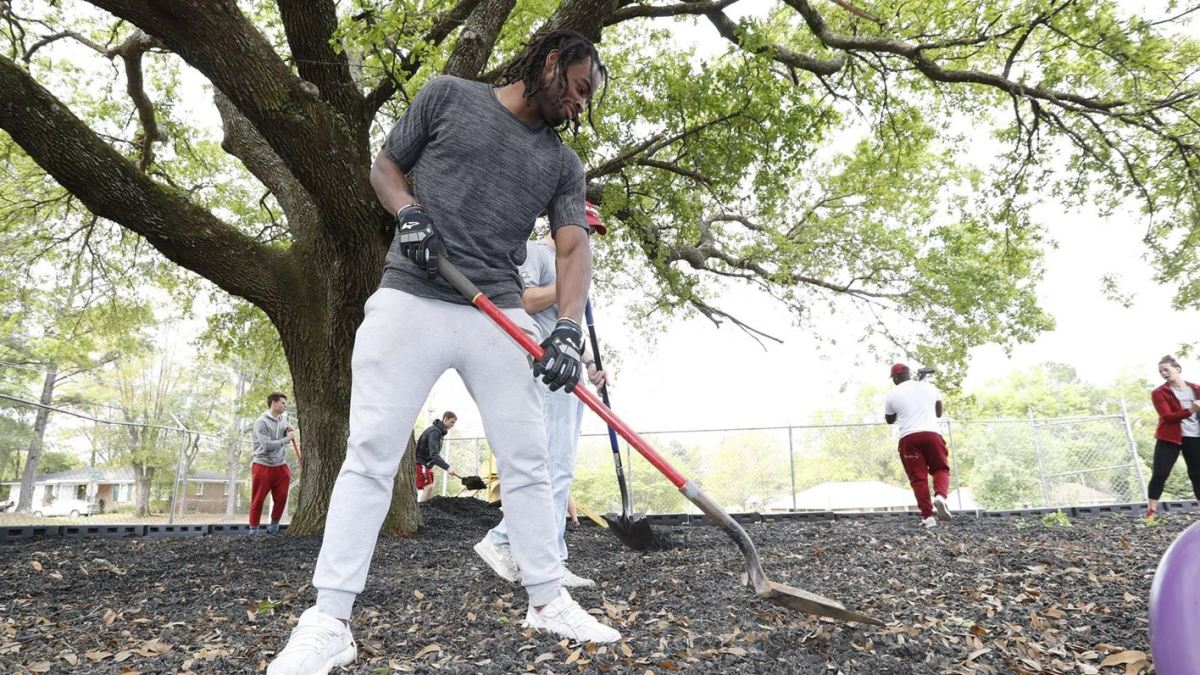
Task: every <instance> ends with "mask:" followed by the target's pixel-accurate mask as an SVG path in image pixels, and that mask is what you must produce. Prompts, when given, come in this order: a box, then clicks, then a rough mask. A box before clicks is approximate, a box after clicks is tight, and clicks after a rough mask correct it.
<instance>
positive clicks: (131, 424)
mask: <svg viewBox="0 0 1200 675" xmlns="http://www.w3.org/2000/svg"><path fill="white" fill-rule="evenodd" d="M0 399H4V400H7V401H12V402H14V403H20V404H22V405H27V406H31V407H34V408H41V409H43V410H51V411H54V412H57V413H61V414H63V415H70V416H71V417H78V418H80V419H84V420H88V421H89V422H95V423H97V424H111V425H114V426H122V427H140V428H143V429H162V430H164V431H174V432H177V433H185V434H191V435H195V436H203V437H207V438H216V439H218V440H222V441H227V440H230V437H229V436H221V435H218V434H210V433H208V432H205V431H194V430H192V429H187V428H184V427H169V426H166V425H163V424H140V423H137V422H121V421H117V420H105V419H100V418H98V417H92V416H91V415H85V414H83V413H80V412H75V411H74V410H67V409H65V408H58V407H55V406H51V405H45V404H42V403H38V402H37V401H30V400H28V399H24V398H20V397H18V396H10V395H8V394H0ZM232 440H235V441H237V442H239V443H249V441H247V440H245V439H243V438H233V439H232Z"/></svg>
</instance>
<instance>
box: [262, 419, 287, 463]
mask: <svg viewBox="0 0 1200 675" xmlns="http://www.w3.org/2000/svg"><path fill="white" fill-rule="evenodd" d="M287 426H288V421H287V413H284V414H283V415H280V418H279V419H278V420H277V419H275V418H274V417H271V413H269V412H265V413H263V414H262V417H259V418H258V419H257V420H255V421H254V463H255V464H262V465H263V466H282V465H284V464H287V456H286V455H285V453H284V447H285V446H286V445H287V444H288V443H290V441H289V440H288V437H287Z"/></svg>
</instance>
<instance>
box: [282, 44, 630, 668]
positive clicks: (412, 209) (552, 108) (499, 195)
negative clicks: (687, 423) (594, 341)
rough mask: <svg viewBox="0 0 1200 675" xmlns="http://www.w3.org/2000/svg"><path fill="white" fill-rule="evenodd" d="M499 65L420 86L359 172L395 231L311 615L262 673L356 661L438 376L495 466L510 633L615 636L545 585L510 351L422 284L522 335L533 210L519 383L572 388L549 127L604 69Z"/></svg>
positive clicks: (582, 261)
mask: <svg viewBox="0 0 1200 675" xmlns="http://www.w3.org/2000/svg"><path fill="white" fill-rule="evenodd" d="M512 63H513V65H512V66H511V67H510V68H508V69H507V70H506V71H505V72H504V74H502V75H501V77H500V78H499V79H500V82H501V86H500V87H498V88H493V87H492V86H490V85H489V84H487V83H482V82H474V81H470V80H462V79H458V78H453V77H438V78H434V79H433V80H431V81H430V82H429V83H427V84H426V85H425V86H424V87H423V88H422V89H421V91H420V92H418V93H417V95H416V96H415V97H414V98H413V101H412V104H411V105H410V106H409V108H408V110H406V111H405V113H404V115H403V117H401V119H400V120H399V121H397V122H396V125H395V126H394V127H393V128H392V130H391V132H390V133H389V134H388V137H387V140H386V142H385V143H384V147H383V150H382V151H381V152H380V153H379V155H378V156H377V157H376V158H375V163H374V164H373V165H372V167H371V186H372V187H373V188H374V189H375V193H376V195H377V196H378V197H379V201H380V203H381V204H382V205H383V207H384V209H385V210H386V211H387V212H388V213H391V214H395V218H396V232H395V236H394V238H393V242H392V246H391V249H390V250H389V252H388V256H387V266H386V270H385V272H384V274H383V279H382V283H381V284H380V288H379V289H378V290H377V291H376V292H375V293H374V294H372V296H371V297H370V298H369V299H368V300H367V304H366V307H365V312H364V317H363V322H362V324H361V325H360V326H359V327H358V332H357V333H356V335H355V340H354V354H353V357H352V378H351V385H352V390H351V393H350V435H349V440H348V442H347V447H346V459H345V462H344V463H343V464H342V469H341V472H340V473H339V474H338V478H337V481H336V482H335V483H334V487H333V493H332V494H331V495H330V499H329V512H328V515H327V517H326V520H325V534H324V541H323V542H322V545H321V553H320V555H319V557H318V558H317V565H316V569H315V571H314V573H313V587H314V588H316V589H317V602H316V606H314V607H311V608H309V609H308V610H306V611H305V612H304V613H303V614H302V615H301V616H300V619H299V621H298V623H297V625H296V627H295V628H294V629H293V630H292V633H291V637H290V639H289V640H288V644H287V646H286V647H285V648H284V649H283V650H282V651H280V652H279V654H278V656H277V657H276V658H275V660H274V661H273V662H272V663H271V665H270V666H269V667H268V669H267V672H268V675H301V674H303V673H312V672H327V671H329V670H331V669H333V668H336V667H339V666H344V665H348V664H349V663H352V662H353V661H354V659H355V658H356V648H355V645H354V640H353V637H352V636H351V634H350V629H349V627H348V622H349V619H350V615H351V611H352V609H353V606H354V602H355V599H356V598H357V596H358V594H359V593H361V592H362V590H363V587H364V585H365V583H366V578H367V571H368V569H369V567H370V563H371V557H372V554H373V552H374V547H375V541H376V537H377V535H378V533H379V529H380V527H381V526H382V525H383V521H384V519H385V517H386V516H387V512H388V508H389V506H390V504H391V493H392V484H393V482H394V479H395V476H396V471H397V469H398V468H399V465H400V460H401V458H402V456H403V454H404V449H405V443H406V441H407V439H408V438H409V437H410V434H411V433H412V430H413V425H414V424H415V423H416V418H417V415H418V414H419V413H420V410H421V407H422V406H423V405H424V403H425V399H426V397H427V396H428V394H429V390H430V389H431V388H432V387H433V384H434V382H436V381H437V379H438V378H439V377H440V376H441V375H442V373H444V372H445V371H446V370H448V369H451V368H453V369H455V370H456V371H457V372H458V374H459V376H461V377H462V379H463V381H464V383H465V384H466V386H467V390H468V391H470V392H471V396H472V398H474V399H475V402H476V403H477V404H478V406H479V412H480V416H481V417H482V420H483V425H484V428H486V429H487V431H488V440H489V441H490V443H491V446H492V451H493V452H494V453H495V455H496V459H497V461H498V462H499V469H500V474H501V477H502V479H503V481H504V510H505V513H506V515H507V516H508V517H509V520H510V525H511V528H510V535H511V537H512V553H513V556H514V557H515V558H516V559H517V561H518V562H519V563H520V566H521V569H522V571H523V572H524V579H523V581H522V583H523V585H524V586H525V591H526V593H527V595H528V596H529V608H528V611H527V612H526V614H525V625H526V626H527V627H529V628H533V629H534V630H539V631H541V630H544V631H548V632H550V633H553V634H555V635H558V636H560V637H564V638H567V639H569V640H575V641H589V642H613V641H615V640H619V639H620V637H621V635H620V633H619V632H617V631H616V630H614V629H612V628H610V627H608V626H605V625H604V624H602V623H600V622H599V621H597V620H596V618H595V617H594V616H592V615H591V614H588V613H587V612H586V611H584V610H583V609H582V608H581V607H580V606H579V605H578V604H577V603H576V602H575V601H574V600H573V599H572V598H571V596H570V595H569V594H568V593H567V592H566V590H564V589H563V588H562V581H561V580H562V575H563V568H562V563H561V561H560V560H559V557H558V555H557V551H556V547H555V543H554V532H555V522H554V505H553V502H552V501H551V495H550V478H549V471H548V469H547V467H546V431H545V428H544V426H543V420H542V411H541V392H540V391H539V388H538V386H537V383H536V381H535V380H534V379H533V378H532V377H530V371H529V362H528V360H527V357H526V356H525V354H524V352H522V351H521V350H519V349H518V348H517V347H516V345H514V344H512V340H511V338H509V337H508V336H507V335H505V334H504V333H502V332H501V331H499V330H498V329H497V328H496V326H495V325H493V324H492V323H491V321H490V319H488V318H487V317H486V316H484V315H483V314H482V313H480V312H479V311H477V310H476V309H475V308H474V307H472V306H471V305H470V304H468V303H466V301H465V300H463V299H462V298H460V297H459V296H458V294H457V293H455V292H454V291H453V290H452V289H451V288H450V287H449V286H448V285H447V284H445V283H444V282H443V281H442V280H441V279H439V278H438V265H437V263H438V260H439V259H440V257H441V256H446V257H448V259H449V260H450V261H452V262H453V263H454V264H455V265H456V266H458V267H459V268H460V269H461V270H462V271H463V273H464V274H466V275H467V277H468V278H470V279H471V280H472V281H474V282H475V284H476V285H478V286H479V287H480V289H482V290H483V291H484V292H485V293H487V294H489V296H491V299H492V300H493V301H494V302H495V303H496V304H497V305H498V306H499V307H500V308H501V309H502V311H504V312H505V314H507V315H508V316H509V318H510V319H512V320H513V321H514V322H515V323H516V324H517V325H519V326H523V327H525V328H526V329H527V330H530V331H532V329H533V322H532V321H531V320H530V319H529V317H528V315H526V314H525V312H524V311H523V310H522V309H521V283H520V279H519V277H518V276H517V272H516V268H517V266H518V265H519V264H520V263H521V262H523V261H524V260H525V242H526V240H528V239H529V235H530V234H531V233H532V231H533V223H534V219H535V218H537V216H538V215H539V214H540V213H542V212H546V213H547V214H548V215H549V218H550V229H551V231H552V232H553V234H554V240H555V242H556V244H557V249H558V251H557V255H556V266H557V270H558V287H557V303H558V307H559V310H560V317H559V320H558V322H557V324H556V325H555V327H554V330H553V331H552V332H551V334H550V336H548V337H547V338H546V339H545V340H544V341H543V342H542V348H543V350H544V351H545V356H544V357H543V358H542V359H541V360H539V361H537V362H535V363H534V373H535V374H538V375H542V376H543V380H544V381H545V382H546V383H547V384H548V385H549V386H550V387H551V388H554V389H558V388H562V389H565V390H568V391H569V390H570V389H571V388H572V387H574V385H575V383H576V382H577V381H578V379H579V374H580V371H581V370H582V365H581V364H580V360H579V354H580V352H581V351H582V342H583V332H582V329H581V328H580V323H581V318H582V315H583V306H584V302H585V299H586V298H587V289H588V284H589V282H590V279H591V251H590V249H589V247H588V232H587V226H586V222H585V218H584V213H583V199H584V187H585V185H584V181H585V177H584V171H583V164H582V162H580V160H579V158H578V157H577V156H576V155H575V153H574V152H573V151H572V150H571V149H570V148H569V147H567V146H565V145H564V144H563V143H562V141H561V140H560V139H559V136H558V131H557V128H559V127H567V126H570V125H575V126H576V128H577V126H578V125H577V123H576V120H577V118H578V117H579V116H580V114H581V113H582V112H583V111H584V110H585V109H586V110H588V111H589V114H590V110H591V98H592V93H593V92H594V91H595V90H596V89H598V88H599V87H600V86H601V85H602V84H603V82H604V77H605V69H604V66H603V65H602V64H601V62H600V55H599V54H598V53H597V52H596V48H595V47H594V46H593V45H592V43H591V41H590V40H588V39H587V38H586V37H584V36H583V35H581V34H579V33H576V32H574V31H564V30H555V31H548V32H546V33H542V34H539V35H538V36H537V37H536V38H534V39H533V40H531V41H530V43H529V44H528V45H526V48H525V50H524V51H523V52H522V53H520V54H518V55H517V57H516V58H515V59H514V60H513V62H512ZM410 175H411V176H412V178H413V180H412V182H411V183H410V182H409V176H410Z"/></svg>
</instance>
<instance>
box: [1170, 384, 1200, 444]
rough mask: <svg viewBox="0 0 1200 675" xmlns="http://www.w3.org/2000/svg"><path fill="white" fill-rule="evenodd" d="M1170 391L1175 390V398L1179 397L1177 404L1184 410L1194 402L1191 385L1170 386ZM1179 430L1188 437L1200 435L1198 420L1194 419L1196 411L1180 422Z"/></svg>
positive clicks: (1194, 396)
mask: <svg viewBox="0 0 1200 675" xmlns="http://www.w3.org/2000/svg"><path fill="white" fill-rule="evenodd" d="M1171 391H1173V392H1175V398H1177V399H1179V404H1180V405H1182V406H1183V409H1184V410H1188V409H1190V408H1191V407H1192V404H1193V403H1195V402H1196V393H1195V392H1194V391H1192V388H1191V387H1180V388H1179V389H1176V388H1175V387H1171ZM1180 431H1182V432H1183V435H1184V436H1187V437H1189V438H1195V437H1196V436H1200V420H1197V419H1196V413H1192V416H1191V417H1189V418H1187V419H1185V420H1183V421H1182V422H1181V423H1180Z"/></svg>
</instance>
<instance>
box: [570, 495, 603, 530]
mask: <svg viewBox="0 0 1200 675" xmlns="http://www.w3.org/2000/svg"><path fill="white" fill-rule="evenodd" d="M575 510H576V511H578V512H580V513H582V514H583V515H585V516H587V518H588V520H590V521H592V522H593V523H595V524H597V525H599V526H600V527H603V528H604V529H608V521H607V520H605V519H603V518H601V517H600V516H598V515H596V512H595V511H593V510H591V509H589V508H588V507H587V505H585V504H584V503H583V502H581V501H579V500H578V499H576V500H575Z"/></svg>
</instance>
